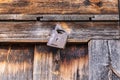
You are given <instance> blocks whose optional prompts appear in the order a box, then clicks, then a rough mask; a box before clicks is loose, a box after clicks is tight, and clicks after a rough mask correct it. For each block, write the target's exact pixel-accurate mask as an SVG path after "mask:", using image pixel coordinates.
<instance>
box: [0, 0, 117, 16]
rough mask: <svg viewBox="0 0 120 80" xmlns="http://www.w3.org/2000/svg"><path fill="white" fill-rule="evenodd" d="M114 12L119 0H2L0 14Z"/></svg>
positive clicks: (0, 0) (0, 1)
mask: <svg viewBox="0 0 120 80" xmlns="http://www.w3.org/2000/svg"><path fill="white" fill-rule="evenodd" d="M17 13H18V14H114V13H118V0H74V1H73V0H72V1H71V0H54V1H53V0H22V1H21V0H0V14H17Z"/></svg>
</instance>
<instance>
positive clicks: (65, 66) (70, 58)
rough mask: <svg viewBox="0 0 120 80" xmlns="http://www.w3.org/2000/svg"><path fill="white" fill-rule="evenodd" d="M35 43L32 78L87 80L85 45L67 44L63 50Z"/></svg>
mask: <svg viewBox="0 0 120 80" xmlns="http://www.w3.org/2000/svg"><path fill="white" fill-rule="evenodd" d="M58 52H59V50H58V49H55V48H50V47H47V46H45V45H42V44H37V45H36V47H35V53H34V70H33V73H34V74H33V80H88V75H89V74H88V51H87V45H84V44H79V45H76V44H72V45H67V47H66V48H65V49H64V50H60V52H59V53H60V54H59V53H58Z"/></svg>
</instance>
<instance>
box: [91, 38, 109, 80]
mask: <svg viewBox="0 0 120 80" xmlns="http://www.w3.org/2000/svg"><path fill="white" fill-rule="evenodd" d="M109 71H110V70H109V54H108V44H107V40H92V41H90V43H89V80H110V79H109V76H108V75H109Z"/></svg>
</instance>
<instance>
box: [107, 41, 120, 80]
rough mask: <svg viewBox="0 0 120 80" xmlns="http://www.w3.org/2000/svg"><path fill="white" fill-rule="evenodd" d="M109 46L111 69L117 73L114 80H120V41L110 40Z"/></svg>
mask: <svg viewBox="0 0 120 80" xmlns="http://www.w3.org/2000/svg"><path fill="white" fill-rule="evenodd" d="M108 44H109V50H110V52H109V53H110V58H111V69H112V71H113V72H114V73H115V74H114V76H113V79H112V80H120V58H119V57H120V40H110V41H108ZM115 76H116V77H115Z"/></svg>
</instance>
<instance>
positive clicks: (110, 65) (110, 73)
mask: <svg viewBox="0 0 120 80" xmlns="http://www.w3.org/2000/svg"><path fill="white" fill-rule="evenodd" d="M107 48H108V69H109V72H108V78H109V79H111V78H112V72H111V71H112V70H111V67H112V64H111V61H112V60H111V57H110V55H111V54H110V47H109V42H108V40H107Z"/></svg>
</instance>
